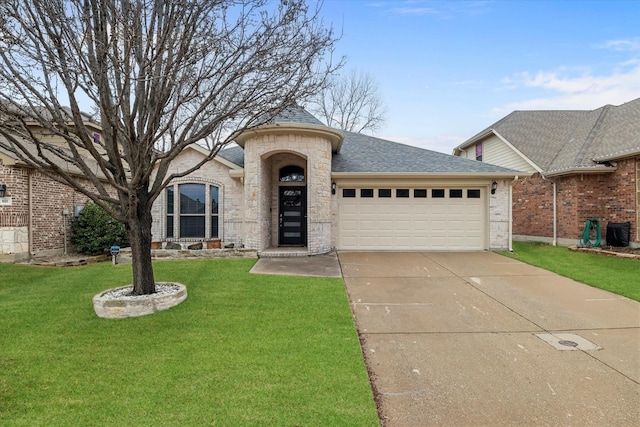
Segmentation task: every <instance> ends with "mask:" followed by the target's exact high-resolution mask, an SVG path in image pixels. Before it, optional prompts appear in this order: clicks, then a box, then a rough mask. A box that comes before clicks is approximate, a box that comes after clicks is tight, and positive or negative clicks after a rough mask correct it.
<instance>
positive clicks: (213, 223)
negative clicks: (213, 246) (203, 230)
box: [211, 215, 220, 237]
mask: <svg viewBox="0 0 640 427" xmlns="http://www.w3.org/2000/svg"><path fill="white" fill-rule="evenodd" d="M211 237H220V236H219V234H218V215H214V216H212V217H211Z"/></svg>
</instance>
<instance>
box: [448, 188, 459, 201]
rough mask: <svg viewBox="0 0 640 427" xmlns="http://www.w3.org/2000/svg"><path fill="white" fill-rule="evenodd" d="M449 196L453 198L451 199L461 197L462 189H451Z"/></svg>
mask: <svg viewBox="0 0 640 427" xmlns="http://www.w3.org/2000/svg"><path fill="white" fill-rule="evenodd" d="M449 198H451V199H461V198H462V190H458V189H455V190H454V189H451V190H449Z"/></svg>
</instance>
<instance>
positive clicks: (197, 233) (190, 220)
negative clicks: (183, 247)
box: [180, 216, 204, 237]
mask: <svg viewBox="0 0 640 427" xmlns="http://www.w3.org/2000/svg"><path fill="white" fill-rule="evenodd" d="M180 237H204V216H181V217H180Z"/></svg>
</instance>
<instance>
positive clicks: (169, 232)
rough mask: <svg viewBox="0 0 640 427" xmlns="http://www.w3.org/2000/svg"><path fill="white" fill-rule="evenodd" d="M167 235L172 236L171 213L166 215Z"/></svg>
mask: <svg viewBox="0 0 640 427" xmlns="http://www.w3.org/2000/svg"><path fill="white" fill-rule="evenodd" d="M167 237H173V215H171V216H167Z"/></svg>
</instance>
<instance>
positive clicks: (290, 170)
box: [280, 165, 304, 182]
mask: <svg viewBox="0 0 640 427" xmlns="http://www.w3.org/2000/svg"><path fill="white" fill-rule="evenodd" d="M280 182H304V169H303V168H301V167H300V166H295V165H290V166H285V167H283V168H281V169H280Z"/></svg>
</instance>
